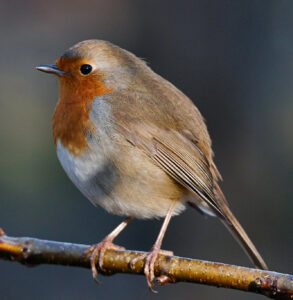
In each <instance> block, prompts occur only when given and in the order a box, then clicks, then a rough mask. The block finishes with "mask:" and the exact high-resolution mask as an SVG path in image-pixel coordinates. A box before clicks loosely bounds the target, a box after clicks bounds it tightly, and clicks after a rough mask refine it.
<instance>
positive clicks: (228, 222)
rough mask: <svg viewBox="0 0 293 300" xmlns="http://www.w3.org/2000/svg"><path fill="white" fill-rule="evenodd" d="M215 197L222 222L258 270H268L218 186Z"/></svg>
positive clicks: (216, 186)
mask: <svg viewBox="0 0 293 300" xmlns="http://www.w3.org/2000/svg"><path fill="white" fill-rule="evenodd" d="M215 195H216V197H217V198H218V199H219V201H218V202H219V208H220V210H221V212H222V213H223V215H218V216H219V217H220V219H221V221H222V222H223V223H224V225H225V226H226V227H227V228H228V230H229V231H230V232H231V233H232V235H233V236H234V237H235V238H236V240H237V241H238V242H239V243H240V245H241V246H242V248H243V249H244V250H245V252H246V253H247V255H248V256H249V258H250V259H251V261H252V262H253V263H254V265H255V267H256V268H258V269H263V270H267V269H268V267H267V265H266V263H265V262H264V260H263V258H262V257H261V255H260V254H259V252H258V251H257V249H256V248H255V246H254V244H253V243H252V241H251V240H250V238H249V237H248V235H247V234H246V232H245V230H244V229H243V227H242V226H241V225H240V223H239V222H238V220H237V219H236V218H235V217H234V215H233V213H232V212H231V210H230V208H229V206H228V204H227V202H226V199H225V197H224V195H223V193H222V191H221V189H220V187H219V186H218V185H217V184H216V185H215Z"/></svg>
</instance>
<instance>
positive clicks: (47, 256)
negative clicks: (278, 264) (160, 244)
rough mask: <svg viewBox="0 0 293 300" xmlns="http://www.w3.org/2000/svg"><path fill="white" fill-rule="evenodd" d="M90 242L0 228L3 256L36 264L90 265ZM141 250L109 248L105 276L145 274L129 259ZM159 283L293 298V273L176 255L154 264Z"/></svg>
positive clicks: (105, 262) (139, 264)
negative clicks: (51, 238)
mask: <svg viewBox="0 0 293 300" xmlns="http://www.w3.org/2000/svg"><path fill="white" fill-rule="evenodd" d="M89 247H90V246H89V245H81V244H71V243H63V242H55V241H47V240H40V239H35V238H30V237H20V238H17V237H9V236H7V235H5V234H4V232H3V231H2V230H1V229H0V259H7V260H11V261H18V262H20V263H22V264H25V265H29V266H34V265H39V264H55V265H65V266H75V267H82V268H90V262H89V256H90V253H89V251H87V249H88V248H89ZM141 254H142V252H138V251H128V250H123V251H114V250H107V251H106V253H105V256H104V260H103V270H101V269H100V268H99V266H98V265H97V270H98V271H99V273H101V274H103V275H113V274H115V273H132V274H137V275H139V274H140V275H141V274H143V266H144V261H143V259H141V260H138V261H137V262H136V263H135V265H134V266H133V267H132V268H131V267H130V261H131V260H132V259H134V258H136V257H138V256H140V255H141ZM155 275H156V276H157V283H158V284H161V285H163V284H166V283H177V282H180V281H184V282H191V283H200V284H207V285H212V286H217V287H225V288H231V289H237V290H242V291H248V292H252V293H259V294H263V295H265V296H267V297H269V298H273V299H293V276H292V275H288V274H281V273H277V272H271V271H263V270H256V269H250V268H244V267H240V266H233V265H227V264H222V263H215V262H208V261H201V260H195V259H189V258H181V257H177V256H165V255H159V257H158V259H157V261H156V264H155Z"/></svg>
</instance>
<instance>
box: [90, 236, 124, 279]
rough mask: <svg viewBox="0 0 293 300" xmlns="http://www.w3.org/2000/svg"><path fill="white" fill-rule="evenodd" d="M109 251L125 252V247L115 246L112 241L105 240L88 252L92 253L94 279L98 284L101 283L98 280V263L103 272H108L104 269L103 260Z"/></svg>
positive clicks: (91, 262)
mask: <svg viewBox="0 0 293 300" xmlns="http://www.w3.org/2000/svg"><path fill="white" fill-rule="evenodd" d="M108 249H112V250H125V248H124V247H121V246H118V245H115V244H113V243H112V241H111V240H109V239H107V238H105V239H104V240H103V241H101V242H100V243H98V244H95V245H92V246H91V247H90V248H89V249H87V252H88V253H90V264H91V270H92V275H93V279H94V280H95V281H97V282H99V281H98V280H97V275H98V271H97V267H96V263H97V261H98V263H99V268H100V269H101V270H103V271H106V270H104V269H103V259H104V254H105V252H106V250H108Z"/></svg>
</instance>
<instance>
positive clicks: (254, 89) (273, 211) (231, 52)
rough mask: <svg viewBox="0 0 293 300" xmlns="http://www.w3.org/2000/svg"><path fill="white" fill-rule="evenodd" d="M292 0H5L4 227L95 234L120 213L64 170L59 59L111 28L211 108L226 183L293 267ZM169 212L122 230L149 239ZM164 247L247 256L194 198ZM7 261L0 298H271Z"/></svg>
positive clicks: (275, 258)
mask: <svg viewBox="0 0 293 300" xmlns="http://www.w3.org/2000/svg"><path fill="white" fill-rule="evenodd" d="M292 10H293V2H292V1H290V0H288V1H282V0H278V1H269V0H262V1H261V0H259V1H250V0H242V1H240V0H202V1H195V0H193V1H175V0H174V1H170V0H169V1H134V0H128V1H109V0H99V1H90V0H83V1H73V0H71V1H60V0H59V1H57V0H53V1H6V0H5V1H3V0H1V2H0V45H1V47H0V54H1V55H0V82H1V84H0V130H1V131H0V167H1V172H0V197H1V198H0V226H1V227H2V228H3V229H4V230H5V231H6V232H7V233H8V234H10V235H14V236H23V235H27V236H33V237H39V238H45V239H54V240H60V241H69V242H77V243H88V244H91V243H94V242H97V241H99V240H101V239H102V238H103V237H104V236H105V235H106V234H107V233H108V232H109V231H110V230H112V229H113V228H114V226H116V225H117V224H118V223H119V222H120V221H121V218H119V217H116V216H113V215H110V214H107V213H106V212H105V211H104V210H102V209H101V208H95V207H93V206H92V205H91V203H90V202H89V201H88V200H86V199H85V198H84V197H83V196H82V195H81V194H80V193H79V192H78V191H77V189H76V188H75V187H74V186H73V185H72V183H71V182H70V181H69V179H68V178H67V177H66V175H65V173H64V172H63V170H62V169H61V167H60V165H59V163H58V161H57V158H56V155H55V149H54V146H53V142H52V134H51V115H52V112H53V109H54V106H55V103H56V100H57V82H56V78H54V77H53V76H47V75H44V74H41V73H39V72H36V71H35V70H34V66H36V65H38V64H44V63H53V62H54V61H55V59H57V58H58V57H59V56H60V55H61V54H62V53H63V51H64V50H65V49H66V48H68V47H70V46H71V45H73V44H74V43H76V42H78V41H81V40H84V39H89V38H98V39H105V40H109V41H111V42H113V43H115V44H118V45H119V46H121V47H123V48H126V49H128V50H130V51H132V52H134V53H135V54H136V55H138V56H139V57H143V58H145V59H146V60H147V62H148V63H149V65H150V66H151V67H152V68H153V69H154V70H155V71H156V72H158V73H159V74H161V75H162V76H164V77H166V78H167V79H168V80H170V81H171V82H172V83H174V84H175V85H176V86H177V87H179V88H180V89H181V90H183V91H184V92H185V93H186V94H187V95H188V96H190V97H191V98H192V99H193V100H194V102H195V103H196V105H197V106H198V108H199V109H200V110H201V112H202V114H203V115H204V117H205V118H206V120H207V123H208V128H209V131H210V134H211V136H212V139H213V145H214V150H215V153H216V163H217V165H218V167H219V169H220V171H221V173H222V175H223V177H224V179H225V181H224V183H223V184H222V187H223V190H224V192H225V194H226V196H227V198H228V200H229V201H230V203H231V207H232V210H233V211H234V213H235V215H236V216H237V217H238V218H239V220H240V222H241V223H242V224H243V226H244V228H245V229H246V230H247V232H248V233H249V235H250V236H251V238H252V240H253V241H254V242H255V244H256V245H257V248H258V249H259V251H260V252H261V253H262V255H263V257H264V259H265V260H266V262H267V263H268V265H269V267H270V268H271V269H272V270H275V271H279V272H285V273H292V267H293V260H292V251H293V241H292V236H293V234H292V233H293V232H292V228H293V226H292V225H293V224H292V209H293V202H292V194H293V184H292V180H293V172H292V170H293V156H292V152H293V139H292V133H293V128H292V126H293V102H292V97H293V84H292V81H293V77H292V75H293V71H292V67H293V53H292V51H293V50H292V49H293V43H292V34H293V11H292ZM160 224H161V221H160V220H153V221H139V220H135V221H133V223H130V225H129V227H128V228H127V229H126V230H125V231H124V232H123V233H122V234H121V236H119V238H118V239H117V243H118V244H121V245H124V246H126V247H127V248H130V249H137V250H149V249H150V247H151V245H152V243H153V242H154V240H155V238H156V235H157V233H158V231H159V228H160ZM163 248H164V249H169V250H173V251H174V252H175V254H177V255H181V256H186V257H193V258H199V259H207V260H213V261H219V262H225V263H233V264H239V265H244V266H250V262H249V260H248V258H247V257H246V256H245V254H244V253H243V252H242V250H241V248H240V247H239V245H238V244H237V243H236V242H235V241H234V240H233V238H232V237H231V235H230V234H229V233H228V232H227V230H226V229H225V228H224V226H222V224H221V223H220V222H219V221H218V220H216V219H213V218H204V217H202V216H201V215H199V214H198V213H197V212H196V211H194V210H192V209H188V210H187V211H186V212H184V213H183V214H182V215H181V216H179V217H175V218H174V219H173V220H172V221H171V224H170V226H169V229H168V231H167V234H166V237H165V240H164V244H163ZM99 279H100V280H101V281H102V284H101V285H100V286H98V285H96V284H95V283H94V281H93V280H92V278H91V273H90V271H89V270H84V269H79V268H66V267H56V266H45V265H44V266H39V267H36V268H25V267H23V266H21V265H19V264H16V263H11V262H4V261H0V298H1V299H19V298H20V299H127V300H130V299H180V298H181V297H186V298H188V299H263V298H262V296H258V295H253V294H247V293H242V292H237V291H233V290H225V289H217V288H214V287H207V286H202V285H194V284H184V283H180V284H176V285H167V286H164V287H159V288H158V290H159V294H158V295H153V294H151V293H150V292H149V290H148V289H147V286H146V282H145V279H144V278H143V277H142V276H131V275H115V276H112V277H107V278H106V277H102V276H101V277H100V278H99Z"/></svg>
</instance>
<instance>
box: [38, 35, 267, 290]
mask: <svg viewBox="0 0 293 300" xmlns="http://www.w3.org/2000/svg"><path fill="white" fill-rule="evenodd" d="M36 69H37V70H39V71H42V72H46V73H51V74H54V75H56V76H57V77H58V83H59V96H58V102H57V104H56V107H55V111H54V114H53V118H52V129H53V140H54V144H55V147H56V151H57V156H58V159H59V161H60V163H61V165H62V167H63V168H64V170H65V172H66V173H67V175H68V177H69V178H70V179H71V181H72V182H73V183H74V184H75V185H76V187H77V188H78V189H79V190H80V191H81V193H82V194H83V195H84V196H85V197H86V198H88V199H89V200H90V201H91V202H92V203H93V204H94V205H99V206H101V207H102V208H104V209H105V210H106V211H107V212H109V213H112V214H116V215H119V216H124V217H125V219H124V220H123V221H122V222H121V223H120V224H119V225H118V226H117V227H116V228H115V229H114V230H113V231H112V232H111V233H109V234H108V235H107V236H106V237H105V238H104V239H103V240H102V241H101V242H100V243H98V244H95V245H93V246H92V247H91V248H90V253H91V256H90V262H91V269H92V274H93V277H94V278H96V276H97V269H96V264H97V262H98V263H99V267H100V268H101V269H102V266H103V256H104V253H105V251H106V250H107V249H122V247H120V246H118V245H115V244H114V243H113V241H114V239H115V238H116V237H117V236H118V235H119V233H120V232H121V231H122V230H123V229H124V228H125V227H126V226H127V224H128V223H129V222H130V220H132V219H133V218H138V219H154V218H164V220H163V223H162V227H161V229H160V232H159V234H158V237H157V239H156V241H155V243H154V245H153V246H152V248H151V250H150V251H149V252H148V253H147V254H145V255H144V256H143V258H144V273H145V276H146V280H147V284H148V286H149V288H150V289H151V290H153V282H154V279H155V274H154V264H155V261H156V259H157V257H158V254H159V253H161V252H162V253H163V252H164V250H161V245H162V241H163V237H164V235H165V232H166V229H167V226H168V224H169V222H170V219H171V217H172V216H175V215H178V214H180V213H181V212H182V211H183V210H184V209H185V208H186V207H189V206H190V207H194V208H196V209H197V210H199V211H200V212H202V213H203V214H204V215H208V216H214V217H218V218H219V219H220V220H221V221H222V222H223V223H224V225H225V226H226V227H227V228H228V230H229V231H230V232H231V233H232V234H233V235H234V237H235V238H236V239H237V240H238V241H239V242H240V244H241V245H242V247H243V248H244V250H245V251H246V252H247V254H248V256H249V257H250V259H251V261H252V262H253V264H254V265H255V267H256V268H260V269H267V265H266V263H265V262H264V260H263V258H262V257H261V255H260V254H259V252H258V251H257V249H256V247H255V246H254V244H253V243H252V241H251V240H250V238H249V237H248V235H247V234H246V232H245V231H244V229H243V228H242V226H241V225H240V223H239V222H238V220H237V219H236V217H235V216H234V215H233V213H232V212H231V210H230V208H229V205H228V202H227V200H226V198H225V196H224V194H223V192H222V191H221V188H220V186H219V182H220V181H221V180H222V177H221V175H220V172H219V171H218V169H217V167H216V165H215V163H214V160H213V159H214V154H213V150H212V143H211V138H210V136H209V133H208V130H207V126H206V124H205V121H204V119H203V117H202V115H201V113H200V112H199V110H198V109H197V107H196V106H195V104H194V103H193V102H192V101H191V99H190V98H188V97H187V96H186V95H185V94H184V93H183V92H181V91H180V90H179V89H178V88H176V87H175V86H174V85H173V84H172V83H170V82H169V81H167V80H166V79H164V78H163V77H161V76H160V75H158V74H156V73H155V72H154V71H153V70H152V69H151V68H150V67H149V66H148V65H147V64H146V62H145V61H144V60H142V59H140V58H138V57H137V56H136V55H134V54H132V53H131V52H129V51H127V50H124V49H122V48H120V47H118V46H116V45H114V44H112V43H110V42H108V41H103V40H95V39H93V40H85V41H82V42H79V43H77V44H75V45H73V46H72V47H70V48H69V49H68V50H66V51H65V52H64V54H63V55H62V56H61V57H60V58H59V59H58V60H57V61H56V62H55V64H50V65H39V66H37V67H36Z"/></svg>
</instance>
